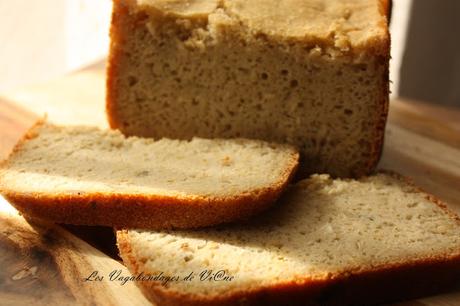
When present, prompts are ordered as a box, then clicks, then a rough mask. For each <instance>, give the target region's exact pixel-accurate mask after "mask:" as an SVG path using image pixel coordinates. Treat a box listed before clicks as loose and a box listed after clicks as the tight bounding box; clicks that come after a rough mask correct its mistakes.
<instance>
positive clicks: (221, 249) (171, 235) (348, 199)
mask: <svg viewBox="0 0 460 306" xmlns="http://www.w3.org/2000/svg"><path fill="white" fill-rule="evenodd" d="M118 243H119V246H120V247H121V248H120V251H121V256H122V257H123V259H124V261H125V263H126V264H127V265H128V267H129V268H130V269H131V271H132V272H133V271H136V272H137V273H139V272H143V273H147V274H151V275H155V274H158V273H160V272H163V275H167V276H174V275H180V276H186V275H188V274H189V273H190V272H194V273H195V275H196V276H197V277H196V278H195V279H194V280H192V281H185V282H184V281H179V282H174V281H173V282H169V283H168V284H167V285H166V286H167V287H168V290H171V291H173V292H174V291H177V292H181V293H182V294H185V295H201V294H205V295H209V296H210V297H212V296H216V295H220V294H223V293H229V292H231V291H238V290H241V291H245V292H246V291H248V290H251V289H257V288H261V287H265V286H270V285H276V284H281V283H286V282H291V281H298V282H299V283H302V282H305V281H308V280H311V279H323V280H327V279H328V278H330V277H336V276H339V275H340V274H341V273H359V271H366V270H367V271H368V270H371V269H374V268H379V267H380V268H382V267H384V266H385V265H398V264H403V265H404V264H408V263H410V262H416V261H419V260H423V259H429V258H431V259H435V260H436V258H441V259H442V258H448V257H449V256H459V255H460V223H459V221H458V219H455V217H453V215H451V214H449V213H447V212H446V211H445V210H444V209H442V208H441V207H440V206H438V205H436V204H435V203H433V202H432V201H431V200H430V199H429V198H427V195H426V194H424V193H422V192H420V191H419V190H417V189H416V188H415V187H413V186H411V185H409V184H407V183H406V182H404V181H401V180H400V179H398V178H395V177H393V176H390V175H385V174H378V175H375V176H372V177H369V178H363V179H361V180H359V181H356V180H339V179H337V180H332V179H331V178H330V177H329V176H327V175H314V176H312V177H311V178H310V179H308V180H304V181H301V182H299V183H298V184H297V185H296V186H295V187H293V188H292V189H291V190H290V192H288V193H286V195H285V197H284V198H283V199H282V201H281V203H279V205H278V206H276V208H274V209H273V210H271V211H269V212H268V213H265V214H264V215H263V216H261V217H260V218H258V219H253V220H251V221H250V222H248V223H247V224H243V225H234V226H226V227H219V228H215V229H203V230H199V231H160V232H152V231H141V230H129V231H122V232H119V233H118ZM422 264H423V263H422ZM203 270H212V271H213V272H214V273H215V272H217V271H219V270H225V271H226V273H227V275H232V276H234V279H233V280H232V281H199V277H198V275H199V273H200V272H201V271H203Z"/></svg>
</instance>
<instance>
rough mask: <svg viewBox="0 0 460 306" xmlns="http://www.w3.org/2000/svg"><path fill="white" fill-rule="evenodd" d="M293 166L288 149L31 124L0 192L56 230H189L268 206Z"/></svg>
mask: <svg viewBox="0 0 460 306" xmlns="http://www.w3.org/2000/svg"><path fill="white" fill-rule="evenodd" d="M297 164H298V153H297V151H296V150H295V149H294V148H293V147H291V146H288V145H281V144H274V143H267V142H263V141H255V140H246V139H227V140H226V139H213V140H209V139H200V138H193V139H192V140H190V141H184V140H171V139H160V140H153V139H144V138H137V137H129V138H125V137H124V136H123V135H122V134H121V133H120V132H119V131H112V130H99V129H97V128H93V127H83V126H78V127H63V126H54V125H51V124H47V123H44V122H39V123H37V124H36V125H35V126H34V127H33V128H32V129H31V130H30V131H29V132H28V133H27V134H26V135H25V137H24V138H23V139H22V140H21V141H20V142H19V143H18V144H17V146H16V148H15V149H14V151H13V153H12V154H11V156H10V157H9V159H8V160H6V161H5V162H3V163H2V164H1V166H0V193H1V194H2V195H3V196H4V197H5V198H6V199H8V200H9V201H10V202H11V204H13V205H14V206H15V207H16V208H17V209H18V210H19V211H21V212H22V213H24V214H26V215H30V216H33V217H38V218H42V219H47V220H50V221H54V222H59V223H70V224H85V225H108V226H117V227H139V228H154V229H158V228H191V227H201V226H208V225H213V224H218V223H225V222H230V221H234V220H237V219H242V218H246V217H248V216H250V215H253V214H255V213H258V212H260V211H261V210H263V209H265V208H267V207H268V206H270V205H271V204H272V203H273V202H274V201H275V200H276V199H277V198H278V196H279V195H280V193H281V192H282V191H283V190H284V189H285V186H286V185H287V184H288V182H289V180H290V178H291V177H292V176H293V173H294V171H295V169H296V166H297Z"/></svg>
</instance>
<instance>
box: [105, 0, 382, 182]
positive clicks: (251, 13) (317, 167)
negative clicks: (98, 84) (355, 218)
mask: <svg viewBox="0 0 460 306" xmlns="http://www.w3.org/2000/svg"><path fill="white" fill-rule="evenodd" d="M387 12H388V1H387V0H348V1H342V0H251V1H247V0H187V1H185V0H183V1H181V0H179V1H169V0H130V1H122V0H115V1H114V11H113V18H112V26H111V48H110V57H109V65H108V71H107V77H108V78H107V112H108V118H109V121H110V125H111V126H112V127H113V128H117V129H120V130H121V131H122V132H123V133H124V134H127V135H137V136H153V137H169V138H179V139H190V138H191V137H193V136H199V137H206V138H212V137H223V138H227V137H245V138H255V139H263V140H267V141H275V142H280V143H290V144H293V145H295V146H296V147H297V148H298V149H299V150H300V152H301V167H300V171H301V174H303V175H306V174H308V173H330V174H332V175H334V176H355V177H357V176H361V175H363V174H367V173H369V172H370V171H371V170H372V169H374V167H375V165H376V164H377V162H378V160H379V157H380V154H381V148H382V141H383V134H384V127H385V122H386V115H387V106H388V63H389V54H390V53H389V50H390V39H389V34H388V25H387Z"/></svg>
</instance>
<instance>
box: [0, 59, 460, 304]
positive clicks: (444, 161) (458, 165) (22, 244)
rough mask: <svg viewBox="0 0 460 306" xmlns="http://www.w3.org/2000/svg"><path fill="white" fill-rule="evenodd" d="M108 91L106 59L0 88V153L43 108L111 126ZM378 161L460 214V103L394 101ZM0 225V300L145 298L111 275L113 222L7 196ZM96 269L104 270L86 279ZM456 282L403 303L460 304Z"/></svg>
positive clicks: (71, 119) (59, 117)
mask: <svg viewBox="0 0 460 306" xmlns="http://www.w3.org/2000/svg"><path fill="white" fill-rule="evenodd" d="M104 96H105V79H104V63H103V62H101V63H98V64H95V65H93V66H91V67H88V68H86V69H84V70H81V71H79V72H77V73H74V74H72V75H69V76H65V77H63V78H60V79H57V80H53V81H50V82H47V83H44V84H38V85H33V86H28V87H26V88H20V89H17V90H13V91H10V92H5V93H3V94H0V159H2V158H4V157H6V156H7V154H8V153H9V152H10V150H11V148H12V147H13V145H14V143H15V142H16V141H17V139H18V138H19V137H20V136H21V135H22V134H23V133H24V131H25V130H26V129H27V128H28V127H29V126H30V125H31V124H32V123H33V122H34V121H35V120H36V119H37V118H39V117H41V116H43V115H44V114H45V113H46V114H47V116H48V119H49V120H50V121H53V122H55V123H61V124H91V125H98V126H101V127H107V122H106V119H105V113H104ZM379 167H380V168H384V169H390V170H394V171H397V172H399V173H401V174H403V175H406V176H409V177H412V178H413V180H414V181H415V183H417V184H418V185H419V186H421V187H422V188H424V189H425V190H426V191H428V192H430V193H432V194H434V195H435V196H437V197H438V198H440V199H442V200H443V201H445V202H446V203H447V205H448V206H449V207H450V208H451V209H452V210H454V211H456V212H457V213H459V214H460V111H459V110H457V109H448V108H442V107H437V106H432V105H429V104H424V103H420V102H413V101H406V100H395V101H392V102H391V106H390V114H389V121H388V125H387V130H386V138H385V147H384V152H383V156H382V160H381V162H380V164H379ZM0 228H1V230H0V263H1V267H2V269H1V270H0V304H2V305H3V304H6V305H24V304H26V303H28V304H40V305H41V304H43V305H45V304H47V305H53V304H59V305H62V304H63V303H65V304H74V305H80V304H83V305H88V304H92V305H93V304H95V305H126V304H129V305H131V304H132V305H144V304H148V302H147V301H146V300H145V298H144V297H143V296H142V294H141V293H140V291H139V290H138V289H137V287H136V286H135V285H134V284H133V282H127V283H126V284H125V285H121V283H120V282H117V281H111V280H110V279H108V278H109V277H108V275H109V274H110V272H112V271H119V270H120V271H122V272H121V274H122V275H128V272H127V270H126V268H124V267H123V266H122V265H121V263H120V262H119V261H117V260H116V259H115V257H116V254H114V251H113V236H111V233H110V230H107V229H102V228H85V227H72V228H69V227H66V228H64V227H61V226H56V225H49V224H29V223H28V222H27V221H26V220H24V219H23V218H22V217H20V216H19V215H18V214H17V212H15V210H14V209H13V208H12V207H11V206H10V205H9V204H8V203H6V201H4V200H3V202H1V200H0ZM101 251H102V252H101ZM93 271H99V272H98V273H99V275H104V276H105V278H104V279H103V280H102V281H97V282H89V281H85V277H88V276H89V275H90V274H91V273H92V272H93ZM455 285H456V286H457V288H458V289H457V290H456V291H455V290H454V291H452V292H450V293H447V294H443V295H438V296H434V297H428V298H424V299H419V300H416V301H410V302H403V303H400V304H398V305H404V306H409V305H421V306H422V305H431V306H454V305H460V284H455ZM64 301H65V302H64Z"/></svg>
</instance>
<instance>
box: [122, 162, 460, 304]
mask: <svg viewBox="0 0 460 306" xmlns="http://www.w3.org/2000/svg"><path fill="white" fill-rule="evenodd" d="M380 172H383V173H386V174H388V175H391V176H393V177H395V178H396V179H398V180H400V181H402V182H404V183H406V184H408V185H409V186H411V188H414V190H416V191H417V192H422V193H423V194H424V195H425V196H426V198H427V199H429V200H430V201H432V203H433V204H435V205H437V206H439V207H441V208H442V209H443V210H444V211H445V212H446V213H447V214H448V215H449V216H450V217H451V218H453V219H455V220H456V221H457V222H458V223H459V225H460V218H459V216H457V215H456V214H455V213H453V212H452V211H450V210H449V209H447V207H446V205H445V204H444V203H442V201H440V200H438V199H437V198H435V197H434V196H433V195H430V194H427V193H425V192H423V191H422V190H421V189H420V188H418V187H417V186H415V185H414V184H413V183H412V181H411V180H410V179H409V178H406V177H403V176H401V175H399V174H397V173H395V172H392V171H386V170H383V171H380ZM117 243H118V247H119V250H120V256H121V257H122V258H123V262H124V263H125V265H126V266H127V267H128V269H129V270H130V271H131V273H133V274H138V273H140V272H144V273H148V271H146V269H145V268H144V267H143V266H142V263H140V262H139V261H138V260H137V258H136V257H135V256H134V255H133V254H132V249H131V241H130V240H129V237H128V234H127V231H125V230H121V231H118V232H117ZM458 281H460V250H458V251H457V252H456V253H453V254H436V255H433V256H431V257H425V258H420V259H415V260H412V261H406V262H399V263H394V264H391V265H389V264H387V265H381V266H376V267H372V268H369V269H364V268H363V269H358V270H356V271H347V272H344V273H340V274H336V275H331V276H329V277H328V278H326V279H316V280H312V279H309V278H305V279H300V280H299V279H295V280H292V281H291V282H283V283H278V284H274V285H271V286H266V287H260V288H253V289H247V290H242V291H234V292H229V293H228V294H224V295H222V294H221V295H218V296H201V295H186V294H182V293H180V292H177V291H174V290H172V289H165V288H164V287H162V286H161V285H159V284H157V283H155V282H148V281H147V282H143V283H142V282H141V283H139V285H140V287H141V289H142V291H143V292H144V294H145V295H146V296H147V298H148V299H150V300H151V301H153V302H156V303H159V304H161V305H304V306H305V305H318V306H319V305H373V304H379V303H384V302H385V303H387V302H393V301H398V300H403V299H412V298H417V297H421V296H425V295H430V294H434V293H438V292H442V291H446V290H448V289H449V288H451V287H452V286H454V285H455V284H456V283H458Z"/></svg>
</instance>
